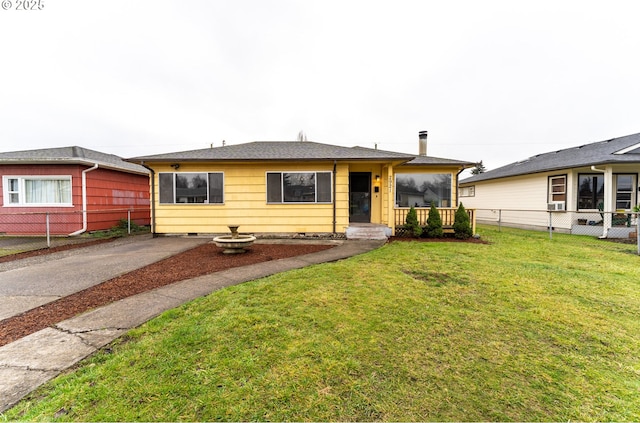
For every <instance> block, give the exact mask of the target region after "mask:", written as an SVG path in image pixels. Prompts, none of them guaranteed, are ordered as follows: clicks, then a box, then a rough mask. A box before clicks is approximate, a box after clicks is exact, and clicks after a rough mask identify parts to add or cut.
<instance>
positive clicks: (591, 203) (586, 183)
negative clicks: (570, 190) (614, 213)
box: [578, 174, 604, 210]
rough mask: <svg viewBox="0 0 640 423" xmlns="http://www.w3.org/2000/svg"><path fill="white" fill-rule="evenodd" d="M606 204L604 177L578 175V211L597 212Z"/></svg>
mask: <svg viewBox="0 0 640 423" xmlns="http://www.w3.org/2000/svg"><path fill="white" fill-rule="evenodd" d="M603 203H604V175H596V174H583V175H578V210H596V209H598V208H599V207H601V204H603Z"/></svg>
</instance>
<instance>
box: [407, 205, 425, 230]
mask: <svg viewBox="0 0 640 423" xmlns="http://www.w3.org/2000/svg"><path fill="white" fill-rule="evenodd" d="M404 223H405V225H404V227H405V228H406V229H407V230H408V231H409V233H410V234H411V236H412V237H414V238H418V237H420V235H422V226H420V222H418V212H416V209H414V208H413V206H411V208H410V209H409V213H407V217H406V219H405V221H404Z"/></svg>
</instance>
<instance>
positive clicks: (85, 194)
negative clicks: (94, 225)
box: [68, 163, 98, 236]
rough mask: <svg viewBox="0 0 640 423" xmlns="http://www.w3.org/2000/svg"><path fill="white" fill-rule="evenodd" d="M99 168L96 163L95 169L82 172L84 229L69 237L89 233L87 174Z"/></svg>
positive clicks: (91, 168)
mask: <svg viewBox="0 0 640 423" xmlns="http://www.w3.org/2000/svg"><path fill="white" fill-rule="evenodd" d="M97 168H98V163H95V164H94V165H93V167H90V168H88V169H85V170H83V171H82V229H80V230H77V231H75V232H73V233H70V234H69V235H68V236H76V235H80V234H81V233H84V232H86V231H87V173H89V172H91V171H92V170H96V169H97Z"/></svg>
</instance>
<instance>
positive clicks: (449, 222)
mask: <svg viewBox="0 0 640 423" xmlns="http://www.w3.org/2000/svg"><path fill="white" fill-rule="evenodd" d="M409 210H411V208H410V207H398V208H396V209H395V219H394V221H395V226H396V228H398V227H401V226H402V225H404V224H405V222H406V220H407V213H409ZM456 210H457V208H445V207H439V208H438V213H440V220H442V226H443V227H444V228H451V227H453V222H455V216H456ZM465 210H466V211H467V214H468V215H469V222H471V228H472V229H473V233H474V234H475V233H476V213H475V209H465ZM416 213H417V214H418V223H419V224H420V225H422V226H427V219H428V218H429V208H416Z"/></svg>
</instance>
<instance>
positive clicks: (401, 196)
mask: <svg viewBox="0 0 640 423" xmlns="http://www.w3.org/2000/svg"><path fill="white" fill-rule="evenodd" d="M431 203H433V204H435V205H436V207H451V174H450V173H406V174H402V173H401V174H397V175H396V207H411V206H414V207H431Z"/></svg>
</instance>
